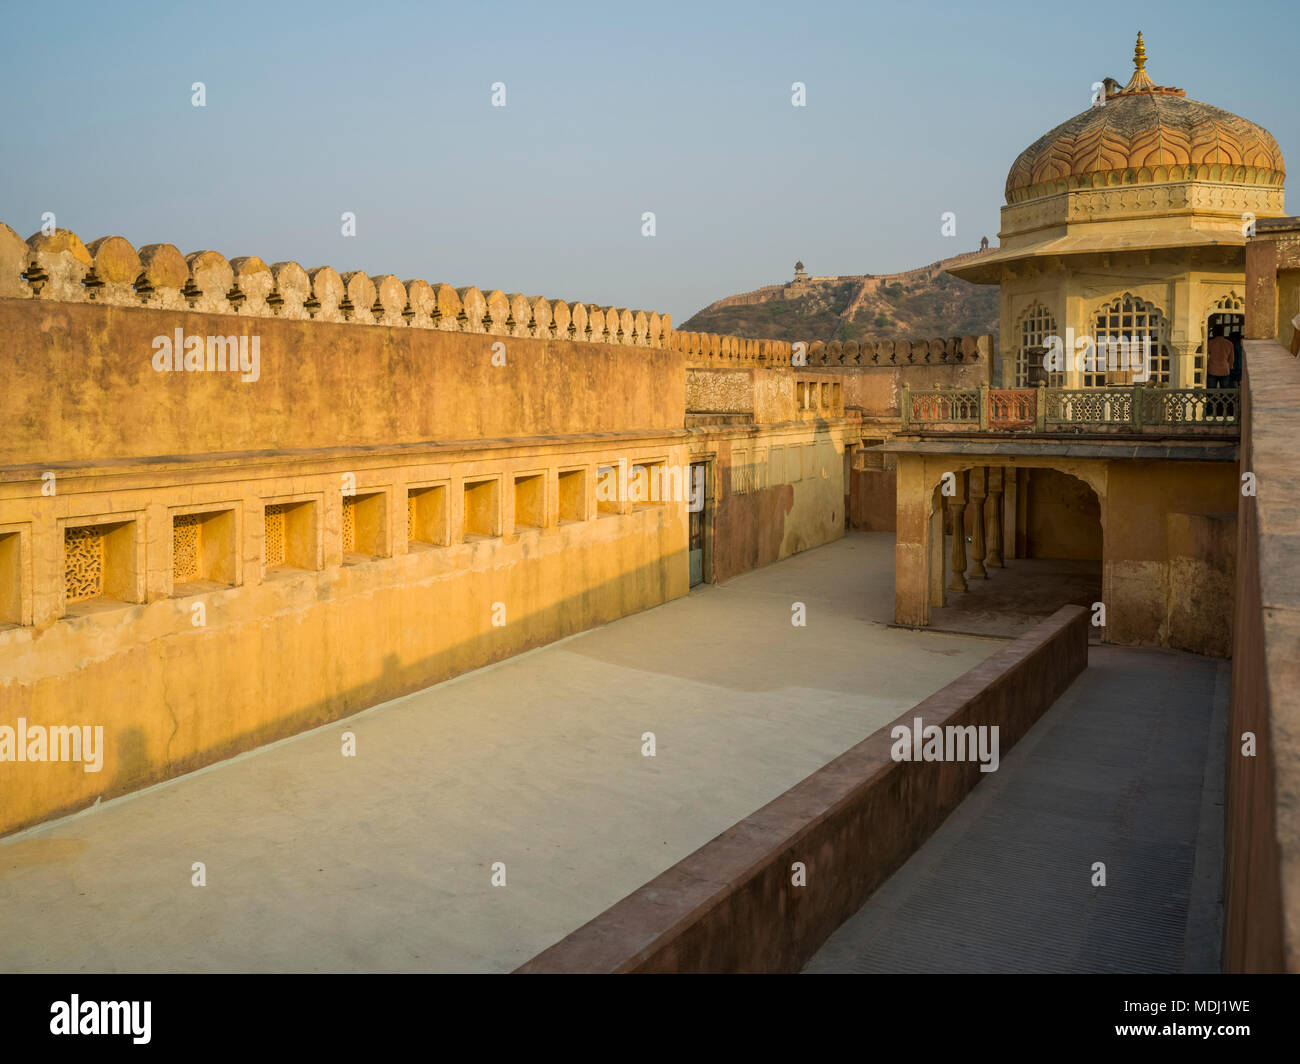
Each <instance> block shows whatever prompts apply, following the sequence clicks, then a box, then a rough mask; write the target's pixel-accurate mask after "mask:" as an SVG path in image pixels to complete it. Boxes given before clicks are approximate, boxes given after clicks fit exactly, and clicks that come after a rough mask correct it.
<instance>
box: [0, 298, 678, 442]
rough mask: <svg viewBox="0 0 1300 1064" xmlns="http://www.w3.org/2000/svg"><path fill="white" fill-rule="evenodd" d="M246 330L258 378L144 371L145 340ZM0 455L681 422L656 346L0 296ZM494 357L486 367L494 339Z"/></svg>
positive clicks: (674, 385)
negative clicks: (497, 354)
mask: <svg viewBox="0 0 1300 1064" xmlns="http://www.w3.org/2000/svg"><path fill="white" fill-rule="evenodd" d="M178 328H179V329H182V330H183V332H184V335H186V336H190V335H198V336H204V337H206V336H209V335H213V336H231V335H234V336H238V335H248V336H250V337H251V336H253V335H257V336H259V337H260V341H259V349H260V367H259V368H260V376H259V378H258V379H257V380H256V381H250V382H247V383H246V382H243V381H241V380H240V379H239V374H236V373H232V372H230V371H229V370H227V371H226V372H224V373H221V372H207V371H204V372H158V371H157V370H155V369H154V368H153V364H152V359H153V355H154V347H153V340H154V338H155V337H157V336H168V337H172V336H174V331H175V330H176V329H178ZM0 336H3V337H4V338H5V347H4V353H3V356H2V358H3V367H4V372H5V387H4V388H3V389H0V425H5V426H7V429H6V431H5V433H4V434H3V437H0V464H4V465H26V464H29V463H30V464H34V465H40V466H42V467H45V468H47V467H48V466H49V465H50V464H51V463H57V462H67V461H91V460H94V461H103V460H105V459H110V458H126V457H144V456H152V455H176V454H209V453H216V452H222V451H224V452H231V451H261V450H288V449H310V448H316V447H363V446H387V445H391V444H394V443H412V442H423V441H430V440H437V441H440V442H445V441H453V440H483V439H496V438H517V437H521V436H533V435H547V434H566V433H582V432H614V431H618V432H626V431H637V430H644V431H653V430H657V429H681V427H682V424H683V419H684V414H685V370H684V362H683V355H682V353H681V352H679V351H673V350H670V349H667V348H650V347H629V346H623V345H619V344H595V343H576V342H573V341H567V340H565V341H561V340H539V339H530V338H524V337H509V336H495V335H485V334H467V333H455V332H440V331H436V330H431V329H402V328H391V327H385V326H377V325H361V324H348V323H330V322H316V321H285V320H281V319H278V318H265V317H259V318H247V317H239V316H235V315H228V314H206V313H204V314H200V313H183V312H180V311H165V310H153V309H149V308H145V307H140V308H135V307H116V306H99V305H95V304H76V303H55V302H49V301H45V300H40V301H37V300H17V299H0ZM498 343H500V344H503V345H504V355H505V360H506V361H505V365H493V364H492V354H493V351H492V348H493V345H494V344H498Z"/></svg>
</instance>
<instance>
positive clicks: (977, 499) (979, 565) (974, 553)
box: [970, 466, 989, 580]
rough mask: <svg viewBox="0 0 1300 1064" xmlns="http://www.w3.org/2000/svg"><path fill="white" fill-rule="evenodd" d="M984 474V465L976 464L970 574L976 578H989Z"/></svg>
mask: <svg viewBox="0 0 1300 1064" xmlns="http://www.w3.org/2000/svg"><path fill="white" fill-rule="evenodd" d="M984 475H985V473H984V468H983V467H982V466H976V467H975V468H974V469H972V470H971V471H970V508H971V549H970V575H971V576H973V577H974V578H975V579H976V580H987V579H988V577H989V574H988V571H987V570H986V569H985V568H984V499H985V491H984Z"/></svg>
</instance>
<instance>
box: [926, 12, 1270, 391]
mask: <svg viewBox="0 0 1300 1064" xmlns="http://www.w3.org/2000/svg"><path fill="white" fill-rule="evenodd" d="M1133 63H1134V71H1133V76H1132V77H1131V78H1130V79H1129V82H1128V84H1127V85H1124V86H1123V87H1122V88H1121V87H1120V85H1119V83H1118V82H1117V81H1115V80H1113V79H1110V78H1107V79H1106V80H1105V81H1104V82H1099V83H1098V84H1097V85H1096V86H1095V88H1096V90H1097V92H1096V97H1095V100H1094V103H1093V106H1091V107H1090V108H1088V110H1086V111H1084V112H1083V113H1082V114H1078V115H1075V116H1074V117H1073V118H1071V119H1070V120H1069V121H1067V122H1063V123H1062V124H1061V125H1059V126H1057V127H1056V128H1055V129H1053V130H1051V131H1050V132H1048V133H1046V134H1044V135H1043V136H1041V137H1039V138H1038V139H1037V140H1036V141H1034V143H1033V144H1031V145H1030V146H1029V147H1028V148H1026V149H1025V150H1024V151H1023V152H1021V153H1020V155H1019V156H1018V157H1017V158H1016V161H1015V162H1014V163H1012V165H1011V169H1010V172H1009V173H1008V174H1007V183H1006V206H1004V207H1003V208H1002V231H1001V233H1000V234H999V236H1000V238H1001V246H1000V247H999V248H998V249H997V250H995V251H991V252H986V253H985V254H983V255H980V256H978V257H977V258H975V259H973V260H971V261H970V262H967V263H963V264H962V265H960V266H954V267H953V268H952V269H951V270H950V272H951V273H953V274H955V275H956V276H958V277H962V278H965V279H966V280H969V281H974V282H976V283H978V284H997V285H1000V286H1001V290H1002V292H1001V296H1002V298H1001V337H1000V341H999V352H998V364H997V365H996V366H995V380H996V381H998V382H1000V383H1001V384H1002V386H1004V387H1023V386H1025V385H1028V384H1030V383H1031V382H1032V381H1033V379H1034V372H1033V371H1034V370H1035V368H1036V367H1037V366H1038V365H1041V357H1042V347H1043V344H1044V340H1045V339H1046V337H1048V336H1052V335H1056V336H1060V337H1061V338H1062V340H1063V341H1064V340H1065V338H1066V335H1067V330H1073V335H1074V337H1075V338H1079V337H1084V336H1089V337H1092V338H1093V339H1094V340H1096V339H1098V338H1101V337H1114V336H1124V337H1126V338H1132V339H1136V340H1138V341H1141V339H1142V338H1144V337H1149V338H1150V341H1151V354H1152V366H1151V380H1152V383H1155V384H1159V385H1162V386H1165V387H1174V388H1190V387H1203V386H1204V385H1205V380H1206V378H1205V349H1206V338H1207V335H1208V330H1209V328H1210V327H1211V326H1213V325H1220V324H1222V325H1225V326H1227V327H1228V328H1229V329H1230V330H1231V329H1233V328H1234V327H1239V326H1240V324H1241V321H1242V317H1241V315H1242V311H1243V307H1244V298H1243V297H1244V296H1245V291H1244V282H1245V243H1246V235H1247V233H1248V232H1250V231H1251V227H1252V226H1253V223H1254V222H1255V221H1256V220H1257V219H1263V218H1273V217H1279V216H1282V215H1284V214H1285V211H1284V209H1283V184H1284V182H1285V179H1286V168H1285V166H1284V164H1283V161H1282V153H1281V152H1280V151H1279V150H1278V146H1277V142H1276V141H1275V140H1274V139H1273V137H1272V135H1271V134H1270V133H1269V132H1268V130H1266V129H1263V128H1262V127H1260V126H1257V125H1255V124H1254V123H1253V122H1249V121H1247V120H1246V119H1244V118H1241V117H1239V116H1237V115H1234V114H1232V113H1230V112H1228V111H1224V110H1222V109H1220V108H1218V107H1213V106H1211V105H1210V104H1206V103H1201V102H1200V101H1198V100H1192V99H1188V98H1187V96H1186V94H1185V93H1184V91H1183V90H1182V89H1177V88H1171V87H1169V86H1165V85H1157V84H1155V83H1154V82H1153V81H1152V79H1151V77H1150V76H1149V75H1148V74H1147V72H1146V49H1145V47H1144V44H1143V41H1142V35H1141V34H1140V33H1139V34H1138V38H1137V47H1136V50H1135V52H1134V56H1133ZM1132 379H1133V377H1132V374H1131V373H1128V372H1125V371H1119V372H1116V371H1114V370H1110V371H1107V370H1106V369H1105V368H1104V367H1092V369H1091V370H1089V368H1088V367H1078V366H1076V367H1072V368H1070V369H1068V370H1067V371H1065V372H1062V373H1053V374H1051V375H1050V377H1049V380H1048V383H1049V384H1050V385H1052V386H1054V387H1069V388H1080V387H1099V386H1105V385H1115V384H1124V385H1128V384H1129V383H1130V382H1131V381H1132Z"/></svg>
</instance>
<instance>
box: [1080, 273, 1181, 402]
mask: <svg viewBox="0 0 1300 1064" xmlns="http://www.w3.org/2000/svg"><path fill="white" fill-rule="evenodd" d="M1116 340H1119V341H1121V342H1122V344H1124V345H1125V347H1126V348H1127V349H1128V350H1132V351H1139V352H1140V351H1142V350H1143V344H1144V341H1147V340H1150V343H1151V365H1150V378H1149V379H1150V381H1152V382H1154V383H1156V384H1168V383H1169V374H1170V366H1171V355H1170V348H1169V323H1168V322H1167V321H1166V320H1165V315H1164V311H1162V310H1161V309H1160V308H1159V307H1157V306H1155V305H1153V304H1151V303H1148V302H1146V300H1143V299H1138V298H1137V297H1136V296H1134V295H1132V294H1131V293H1129V292H1125V293H1124V294H1123V295H1122V296H1120V297H1119V299H1116V300H1115V301H1114V302H1112V303H1108V304H1106V305H1105V306H1103V307H1102V308H1101V309H1100V310H1098V311H1097V313H1096V315H1095V316H1094V317H1093V323H1092V342H1093V350H1094V352H1095V362H1094V365H1093V366H1091V367H1088V366H1085V367H1084V370H1083V386H1084V387H1085V388H1099V387H1102V386H1103V385H1106V384H1127V383H1129V382H1131V381H1133V379H1134V376H1135V374H1134V373H1133V372H1132V371H1131V370H1130V369H1129V367H1128V366H1123V367H1121V368H1119V369H1110V368H1108V366H1107V363H1106V360H1107V356H1108V354H1109V352H1110V343H1108V341H1109V342H1113V341H1116ZM1143 383H1145V382H1143Z"/></svg>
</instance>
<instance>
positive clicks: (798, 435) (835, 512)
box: [697, 424, 844, 581]
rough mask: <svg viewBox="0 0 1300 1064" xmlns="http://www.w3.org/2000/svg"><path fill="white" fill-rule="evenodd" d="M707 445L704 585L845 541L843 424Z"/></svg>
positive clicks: (774, 430) (733, 436)
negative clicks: (711, 471)
mask: <svg viewBox="0 0 1300 1064" xmlns="http://www.w3.org/2000/svg"><path fill="white" fill-rule="evenodd" d="M712 446H713V447H714V448H715V450H714V453H715V454H716V460H717V469H718V477H719V490H718V496H717V499H716V502H715V504H714V506H715V509H714V513H715V519H714V526H713V528H714V533H713V534H714V540H713V551H712V553H713V571H712V576H711V579H714V580H719V581H721V580H728V579H730V578H731V577H733V576H736V575H738V574H740V573H743V572H747V571H748V570H750V569H754V568H757V567H759V566H761V565H768V564H770V563H772V562H775V561H780V560H781V559H782V558H787V557H789V556H790V555H791V554H796V553H798V552H799V551H804V550H809V549H811V548H813V547H818V546H821V545H822V544H824V543H829V542H831V541H833V540H836V539H839V538H841V537H842V536H843V535H844V429H843V427H842V426H838V425H837V426H828V425H825V424H822V425H816V424H793V425H785V426H780V427H768V428H763V429H756V430H749V431H740V432H731V433H728V434H726V435H725V436H722V437H720V438H717V439H716V440H715V441H713V442H712ZM697 460H698V458H697Z"/></svg>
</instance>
